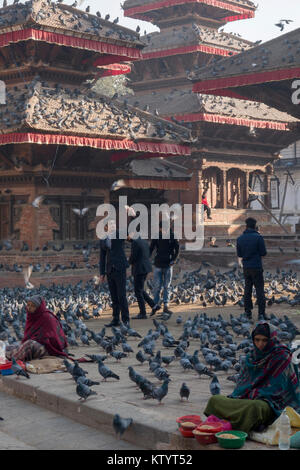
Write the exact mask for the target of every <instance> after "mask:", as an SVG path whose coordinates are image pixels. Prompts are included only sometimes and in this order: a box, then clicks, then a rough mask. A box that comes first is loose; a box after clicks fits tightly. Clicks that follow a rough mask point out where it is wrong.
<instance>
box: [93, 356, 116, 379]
mask: <svg viewBox="0 0 300 470" xmlns="http://www.w3.org/2000/svg"><path fill="white" fill-rule="evenodd" d="M97 362H98V372H99V374H100V375H102V377H103V380H104V382H106V379H108V378H110V377H111V378H113V379H117V380H120V377H119V376H118V375H117V374H115V373H114V372H113V371H112V370H110V369H109V367H107V366H106V365H105V364H103V362H102V361H100V360H98V361H97Z"/></svg>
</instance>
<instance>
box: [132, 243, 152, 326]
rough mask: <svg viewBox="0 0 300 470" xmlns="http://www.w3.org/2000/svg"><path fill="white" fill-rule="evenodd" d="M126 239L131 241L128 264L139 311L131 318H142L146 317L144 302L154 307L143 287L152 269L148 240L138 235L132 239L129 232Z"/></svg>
mask: <svg viewBox="0 0 300 470" xmlns="http://www.w3.org/2000/svg"><path fill="white" fill-rule="evenodd" d="M128 241H130V242H131V254H130V258H129V264H131V265H132V275H133V279H134V293H135V296H136V299H137V302H138V305H139V309H140V313H139V314H138V315H137V316H136V317H133V318H134V319H137V320H142V319H144V318H147V314H146V306H145V302H146V303H147V304H148V305H150V307H151V308H153V307H154V301H153V299H151V297H150V296H149V295H148V294H147V292H146V291H145V288H144V285H145V281H146V278H147V275H148V273H150V272H151V271H152V264H151V261H150V249H149V244H148V242H147V241H146V240H143V239H142V238H140V237H139V238H136V239H133V238H131V235H130V234H129V236H128Z"/></svg>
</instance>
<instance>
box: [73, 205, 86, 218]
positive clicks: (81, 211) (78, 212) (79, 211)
mask: <svg viewBox="0 0 300 470" xmlns="http://www.w3.org/2000/svg"><path fill="white" fill-rule="evenodd" d="M72 210H73V212H74V214H76V215H78V216H79V217H84V216H85V214H87V213H88V211H89V207H84V208H83V209H77V208H73V209H72Z"/></svg>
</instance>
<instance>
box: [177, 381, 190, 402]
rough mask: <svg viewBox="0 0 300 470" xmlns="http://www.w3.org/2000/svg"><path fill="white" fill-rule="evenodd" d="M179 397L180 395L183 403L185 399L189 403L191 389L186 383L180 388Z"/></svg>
mask: <svg viewBox="0 0 300 470" xmlns="http://www.w3.org/2000/svg"><path fill="white" fill-rule="evenodd" d="M179 395H180V399H181V401H183V399H184V398H186V400H187V401H188V399H189V396H190V389H189V387H188V386H187V384H186V383H185V382H183V383H182V385H181V387H180V390H179Z"/></svg>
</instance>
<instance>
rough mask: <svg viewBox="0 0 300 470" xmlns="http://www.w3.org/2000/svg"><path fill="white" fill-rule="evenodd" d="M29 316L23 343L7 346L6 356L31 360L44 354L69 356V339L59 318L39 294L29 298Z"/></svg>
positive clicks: (27, 308) (27, 306)
mask: <svg viewBox="0 0 300 470" xmlns="http://www.w3.org/2000/svg"><path fill="white" fill-rule="evenodd" d="M26 310H27V317H26V324H25V330H24V337H23V339H22V341H21V344H18V345H17V346H16V345H11V346H7V348H6V358H7V359H8V360H10V359H11V358H12V357H14V358H15V359H16V360H21V361H24V362H26V361H30V360H32V359H41V358H42V357H44V356H64V357H68V355H67V353H66V352H64V349H65V348H66V347H67V340H66V337H65V334H64V331H63V329H62V326H61V323H60V322H59V320H58V318H56V316H55V315H54V314H53V313H52V312H51V311H50V310H47V307H46V303H45V301H44V299H43V298H42V297H40V296H39V295H34V296H32V297H29V298H28V299H27V305H26Z"/></svg>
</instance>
